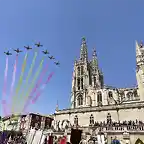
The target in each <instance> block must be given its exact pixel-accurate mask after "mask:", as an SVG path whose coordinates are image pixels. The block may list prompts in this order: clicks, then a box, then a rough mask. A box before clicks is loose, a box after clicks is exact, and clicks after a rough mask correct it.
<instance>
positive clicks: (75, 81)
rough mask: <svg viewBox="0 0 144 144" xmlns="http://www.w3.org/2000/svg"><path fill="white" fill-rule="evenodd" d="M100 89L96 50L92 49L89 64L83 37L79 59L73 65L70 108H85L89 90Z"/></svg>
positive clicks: (101, 82) (100, 81)
mask: <svg viewBox="0 0 144 144" xmlns="http://www.w3.org/2000/svg"><path fill="white" fill-rule="evenodd" d="M102 87H103V75H102V73H101V71H100V70H99V68H98V60H97V55H96V50H95V49H94V51H93V56H92V60H91V61H90V62H89V61H88V50H87V44H86V39H85V38H84V37H83V38H82V44H81V48H80V57H79V59H78V60H75V63H74V70H73V78H72V90H71V91H72V92H71V108H76V107H85V106H86V97H87V93H88V90H89V89H90V88H95V89H101V88H102Z"/></svg>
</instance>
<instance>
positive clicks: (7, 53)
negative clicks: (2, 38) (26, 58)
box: [4, 51, 12, 55]
mask: <svg viewBox="0 0 144 144" xmlns="http://www.w3.org/2000/svg"><path fill="white" fill-rule="evenodd" d="M4 53H5V54H6V55H12V53H10V52H9V51H7V52H4Z"/></svg>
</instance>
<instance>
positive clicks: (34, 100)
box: [23, 72, 54, 113]
mask: <svg viewBox="0 0 144 144" xmlns="http://www.w3.org/2000/svg"><path fill="white" fill-rule="evenodd" d="M53 74H54V72H52V73H50V75H49V76H48V78H47V80H46V82H45V83H44V84H43V86H42V87H41V89H40V90H39V92H37V95H36V96H35V97H34V98H33V100H32V103H33V104H34V103H35V102H36V101H37V99H38V98H39V96H40V95H41V93H42V90H43V89H44V88H45V86H46V84H47V83H48V82H49V81H50V79H51V78H52V76H53ZM30 100H31V96H30V97H29V100H28V102H27V103H26V104H25V106H24V108H23V113H25V111H26V109H27V107H28V105H29V102H30Z"/></svg>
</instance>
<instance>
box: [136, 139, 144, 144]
mask: <svg viewBox="0 0 144 144" xmlns="http://www.w3.org/2000/svg"><path fill="white" fill-rule="evenodd" d="M135 144H144V143H143V142H142V140H141V139H139V138H138V139H137V140H136V142H135Z"/></svg>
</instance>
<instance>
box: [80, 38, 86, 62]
mask: <svg viewBox="0 0 144 144" xmlns="http://www.w3.org/2000/svg"><path fill="white" fill-rule="evenodd" d="M80 59H81V60H86V61H87V60H88V52H87V45H86V38H85V37H83V38H82V44H81V50H80Z"/></svg>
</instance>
